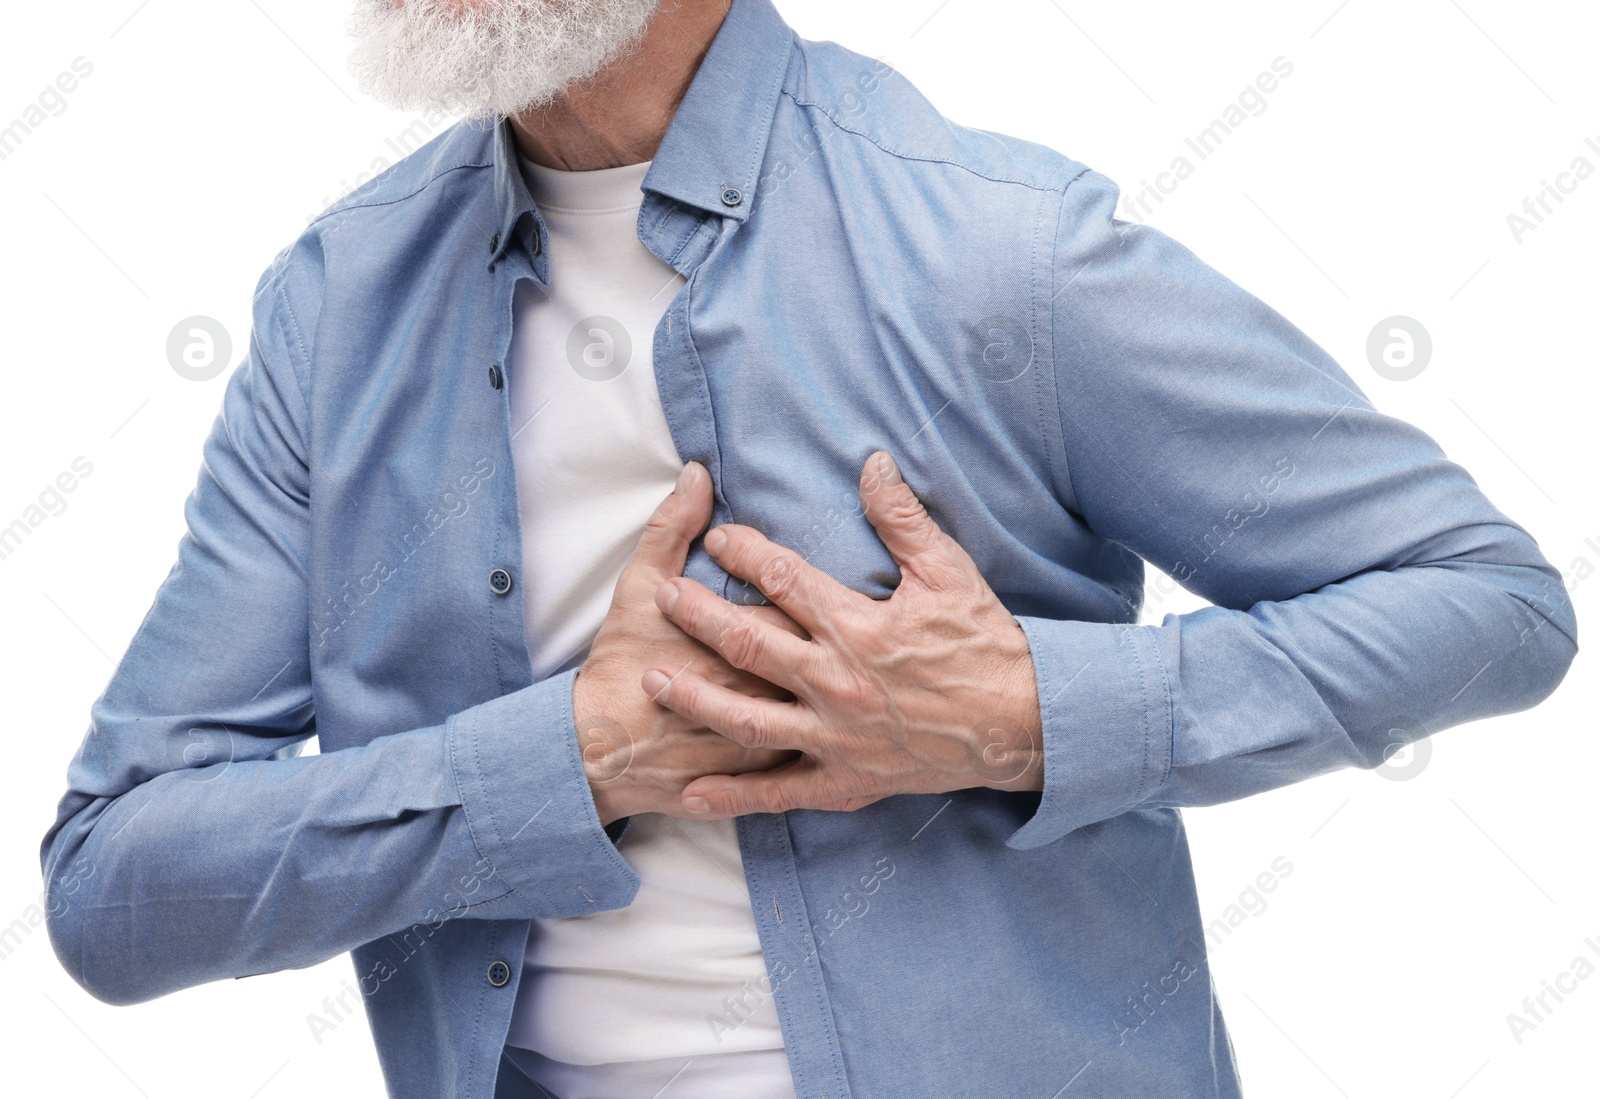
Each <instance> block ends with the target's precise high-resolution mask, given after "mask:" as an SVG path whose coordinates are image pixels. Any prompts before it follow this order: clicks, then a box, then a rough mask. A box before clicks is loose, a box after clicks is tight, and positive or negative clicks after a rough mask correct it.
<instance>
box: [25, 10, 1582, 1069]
mask: <svg viewBox="0 0 1600 1099" xmlns="http://www.w3.org/2000/svg"><path fill="white" fill-rule="evenodd" d="M355 30H356V33H357V39H358V45H357V53H356V68H357V71H358V74H359V75H360V76H361V77H362V79H363V81H364V83H365V85H366V86H367V87H368V88H369V89H370V90H371V91H373V92H374V93H375V94H377V95H378V96H379V97H380V98H383V99H385V100H386V101H389V102H392V103H395V104H402V105H421V104H427V105H433V106H435V107H440V108H448V109H454V110H457V111H460V112H461V113H462V114H464V115H466V116H468V119H469V121H467V122H464V123H463V124H461V125H458V126H455V127H454V128H452V129H450V130H449V131H448V132H447V133H445V134H444V135H442V136H441V137H440V138H439V139H438V140H436V141H434V142H432V143H431V144H430V145H428V146H427V147H425V148H423V149H421V150H419V151H418V152H417V153H415V154H414V155H412V156H411V157H409V158H408V159H406V160H405V161H404V162H403V163H401V164H399V165H397V166H395V167H394V168H393V169H391V170H389V171H388V172H386V173H384V174H383V175H382V176H380V177H379V178H378V179H377V180H375V181H374V182H373V183H371V184H370V185H368V186H365V187H363V188H362V189H361V190H360V191H359V192H358V193H356V194H353V195H351V196H348V197H347V198H346V199H344V200H342V201H340V202H339V203H337V204H336V205H335V206H334V207H333V208H331V209H330V210H328V211H327V212H326V213H325V214H323V215H322V216H321V217H320V218H319V219H318V220H317V221H316V222H315V223H314V224H312V225H311V226H310V228H309V229H308V230H307V231H306V233H305V234H304V235H303V236H302V237H301V238H300V239H299V240H298V241H296V242H295V243H294V244H293V245H291V246H290V247H289V248H288V249H287V250H286V251H285V252H284V253H283V254H282V255H281V256H280V257H279V258H278V260H277V262H275V263H274V264H273V265H272V267H271V268H270V270H269V271H268V272H267V273H266V275H265V276H264V277H263V279H262V280H261V283H260V285H259V287H258V289H257V292H256V296H255V313H254V332H253V335H252V339H251V343H250V350H249V355H248V357H247V359H246V360H245V361H244V362H243V363H242V364H241V365H240V366H239V368H238V369H237V370H236V371H235V372H234V374H233V375H232V377H231V379H230V380H229V382H228V386H227V391H226V393H225V395H224V397H223V407H222V411H221V415H220V416H219V418H218V420H217V422H216V426H215V428H214V430H213V432H212V434H211V436H210V438H209V439H208V441H207V443H206V445H205V451H204V465H203V468H202V471H201V475H200V479H199V483H198V485H197V487H196V489H195V491H194V493H193V494H192V496H191V497H190V499H189V501H188V504H187V512H186V515H187V520H188V533H187V535H186V537H185V538H184V539H183V541H182V543H181V545H180V548H179V554H178V562H177V565H176V567H175V568H174V569H173V571H172V573H171V575H170V576H169V577H168V578H167V580H166V582H165V583H164V584H163V585H162V587H161V589H160V591H159V592H158V593H157V596H156V599H155V604H154V606H153V607H152V609H151V611H150V613H149V615H148V617H147V618H146V619H145V621H144V623H143V624H142V625H141V627H140V629H139V631H138V633H137V635H136V636H135V638H134V640H133V642H132V645H131V647H130V648H129V650H128V652H127V654H126V655H125V656H124V658H123V660H122V662H121V664H120V666H119V667H118V669H117V672H116V674H115V675H114V677H113V678H112V680H111V683H110V685H109V686H108V687H107V688H106V691H105V693H104V694H103V695H102V696H101V697H100V699H99V700H97V702H96V703H95V705H94V707H93V711H92V726H91V728H90V731H89V733H88V736H87V737H86V739H85V740H84V742H83V746H82V748H81V750H80V752H79V754H78V756H77V757H76V758H75V759H74V761H73V763H72V767H71V770H70V775H69V783H70V788H69V790H68V793H67V795H66V797H65V799H64V800H63V802H62V804H61V808H60V814H59V817H58V819H57V821H56V823H55V825H54V827H52V828H51V829H50V831H49V834H48V835H47V837H46V838H45V842H44V849H43V857H44V867H45V874H46V877H47V879H48V881H49V884H50V889H51V895H52V911H53V916H52V919H51V923H50V931H51V936H52V939H53V941H54V943H55V946H56V950H57V952H58V953H59V955H60V957H61V960H62V962H63V964H64V965H65V966H66V967H67V968H68V970H69V971H70V972H71V973H72V974H73V976H74V977H75V978H76V979H77V980H78V981H80V982H81V983H82V984H83V986H84V987H85V988H86V989H88V990H89V991H90V992H91V993H93V994H94V995H95V996H97V997H100V998H101V999H103V1000H106V1001H108V1002H112V1003H133V1002H137V1001H141V1000H147V999H150V998H152V997H155V996H160V995H164V994H166V993H169V992H172V991H175V990H177V989H180V988H185V987H189V986H192V985H197V984H200V983H202V982H206V981H213V980H218V979H220V978H225V977H240V976H246V975H249V974H256V973H263V972H268V971H273V970H280V969H285V968H291V967H298V966H307V965H312V964H315V963H317V962H320V961H323V960H325V959H328V958H331V957H333V956H335V955H337V954H339V953H341V952H345V951H350V952H351V953H352V954H353V955H354V959H355V967H356V985H355V986H354V987H352V988H351V989H350V990H349V991H348V992H347V993H346V994H345V995H343V996H341V997H340V998H339V999H338V1000H337V1001H335V1002H334V1003H333V1004H331V1005H330V1007H331V1008H332V1009H335V1010H337V1011H342V1012H349V1011H353V1010H356V1007H357V1004H358V1003H359V1004H361V1005H362V1006H364V1007H365V1010H366V1012H367V1016H368V1018H369V1020H370V1022H371V1026H372V1032H373V1035H374V1037H375V1039H376V1041H377V1045H378V1052H379V1055H380V1059H381V1061H382V1064H383V1068H384V1072H385V1074H386V1078H387V1084H388V1088H389V1091H390V1094H391V1095H394V1096H397V1097H406V1099H411V1097H415V1099H440V1097H445V1096H450V1097H457V1096H459V1097H462V1099H490V1097H491V1096H497V1095H498V1096H516V1095H536V1094H537V1095H555V1096H559V1097H560V1099H632V1097H639V1099H650V1097H653V1096H665V1097H666V1099H672V1096H677V1095H681V1096H695V1097H698V1099H708V1097H709V1099H724V1097H725V1099H733V1097H739V1099H776V1097H780V1096H781V1097H789V1096H800V1097H804V1099H845V1097H846V1096H856V1097H858V1099H866V1097H872V1096H925V1095H945V1096H950V1097H952V1099H954V1097H956V1096H994V1095H1006V1096H1037V1097H1039V1099H1049V1097H1051V1096H1059V1095H1061V1094H1062V1093H1063V1092H1064V1091H1067V1090H1068V1089H1070V1093H1071V1094H1073V1095H1084V1096H1098V1097H1112V1096H1130V1097H1132V1096H1138V1097H1140V1099H1148V1097H1149V1096H1163V1097H1177V1096H1212V1097H1226V1096H1236V1095H1238V1094H1239V1093H1240V1092H1239V1084H1238V1077H1237V1074H1236V1070H1235V1065H1234V1060H1233V1056H1232V1050H1231V1047H1230V1045H1229V1042H1228V1039H1227V1037H1226V1033H1225V1030H1224V1028H1223V1025H1222V1019H1221V1015H1220V1013H1219V1011H1218V1007H1217V999H1216V995H1215V992H1214V990H1213V988H1212V984H1211V979H1210V975H1209V972H1208V970H1207V967H1206V960H1205V952H1204V948H1203V946H1202V941H1203V937H1204V936H1203V931H1202V928H1201V923H1200V918H1199V913H1198V911H1197V905H1196V899H1195V890H1194V881H1193V875H1192V872H1191V869H1190V864H1189V857H1188V853H1187V849H1186V846H1185V840H1184V830H1183V824H1182V820H1181V818H1180V816H1179V812H1178V808H1179V807H1180V806H1185V805H1201V804H1210V803H1214V802H1219V801H1224V800H1228V799H1232V798H1239V797H1243V796H1246V795H1249V794H1251V793H1254V792H1257V791H1261V790H1266V789H1271V788H1274V787H1279V786H1283V785H1285V784H1287V783H1291V782H1294V781H1296V780H1299V779H1303V778H1306V777H1309V776H1312V775H1316V774H1321V773H1324V772H1327V771H1330V770H1332V769H1334V768H1338V767H1343V766H1365V767H1372V766H1376V765H1378V764H1380V763H1381V762H1382V761H1383V760H1384V759H1385V758H1386V756H1387V754H1388V753H1389V752H1391V751H1392V750H1393V749H1394V748H1395V747H1396V746H1397V745H1398V744H1401V743H1405V742H1408V741H1410V740H1414V739H1416V738H1418V737H1421V736H1424V735H1427V734H1429V733H1432V732H1436V731H1438V730H1440V729H1442V728H1444V727H1446V726H1448V725H1452V724H1455V723H1458V722H1462V721H1468V720H1472V719H1476V718H1482V717H1486V716H1489V715H1492V714H1499V713H1505V712H1507V711H1511V710H1515V709H1518V708H1521V707H1526V706H1530V705H1532V704H1534V703H1536V702H1537V701H1539V700H1540V699H1542V698H1543V697H1545V696H1546V695H1547V694H1549V692H1550V691H1551V690H1553V689H1554V688H1555V686H1556V684H1557V683H1558V682H1559V681H1560V679H1561V677H1562V675H1563V674H1564V672H1565V670H1566V668H1567V665H1568V664H1569V662H1570V660H1571V658H1572V656H1573V653H1574V650H1575V644H1574V637H1575V632H1576V627H1575V623H1574V619H1573V615H1572V611H1571V608H1570V606H1569V604H1568V603H1567V601H1566V599H1565V597H1564V594H1563V592H1562V589H1561V587H1560V584H1559V582H1558V578H1557V574H1556V573H1555V572H1554V571H1553V570H1552V569H1551V568H1550V567H1549V565H1548V564H1547V563H1546V562H1545V560H1544V559H1543V558H1542V557H1541V556H1540V553H1539V551H1538V549H1537V548H1536V546H1535V545H1534V543H1533V541H1532V540H1531V539H1530V538H1529V537H1528V535H1527V534H1526V533H1524V532H1523V531H1522V530H1521V529H1520V528H1519V527H1517V526H1515V525H1514V524H1513V523H1512V522H1511V521H1510V520H1508V519H1507V518H1506V517H1505V516H1503V515H1501V514H1500V513H1499V512H1498V511H1496V510H1495V509H1494V507H1492V506H1491V505H1490V504H1489V502H1488V501H1487V500H1485V498H1484V497H1483V496H1482V495H1481V494H1480V493H1479V491H1478V490H1477V488H1476V487H1475V486H1474V484H1473V482H1472V481H1471V479H1470V478H1469V477H1468V476H1467V474H1466V473H1465V472H1464V471H1463V470H1461V469H1460V468H1459V467H1457V466H1455V465H1453V464H1451V463H1450V462H1448V461H1447V460H1446V459H1445V457H1444V455H1443V454H1442V453H1441V452H1440V451H1439V449H1438V448H1437V447H1436V446H1435V445H1434V444H1433V442H1432V441H1431V440H1429V439H1428V438H1427V437H1426V436H1424V435H1423V434H1422V433H1421V432H1419V431H1417V430H1415V429H1414V428H1411V427H1409V426H1407V425H1405V424H1403V423H1400V422H1398V421H1396V420H1393V419H1390V418H1388V417H1385V416H1383V415H1381V414H1379V413H1378V412H1377V411H1375V410H1374V409H1373V407H1372V405H1371V404H1370V403H1369V402H1368V401H1367V400H1366V398H1365V397H1363V396H1362V394H1361V392H1360V391H1359V389H1358V388H1357V387H1356V385H1355V384H1354V383H1353V382H1352V381H1351V380H1350V378H1349V377H1348V376H1347V375H1346V374H1345V373H1344V372H1342V371H1341V370H1340V368H1339V367H1338V366H1337V365H1336V364H1335V363H1334V362H1333V361H1331V360H1330V358H1329V357H1328V355H1327V354H1325V353H1324V352H1323V351H1321V350H1320V349H1319V348H1318V347H1316V346H1315V345H1314V344H1313V343H1312V342H1311V341H1310V340H1309V339H1307V338H1306V337H1305V336H1304V335H1303V334H1301V333H1300V332H1299V331H1297V330H1296V329H1295V328H1294V327H1293V326H1292V325H1290V324H1289V323H1288V322H1287V321H1286V320H1284V319H1283V318H1282V317H1280V316H1279V315H1278V314H1276V313H1274V312H1273V311H1272V310H1271V309H1269V308H1268V307H1266V306H1265V305H1263V304H1262V303H1261V302H1260V301H1258V300H1256V299H1255V298H1253V297H1251V296H1250V295H1249V294H1247V293H1246V292H1244V291H1243V290H1241V289H1239V288H1238V287H1236V286H1234V285H1233V284H1232V283H1230V282H1229V281H1228V280H1227V279H1225V278H1223V277H1222V276H1221V275H1219V274H1217V273H1216V272H1215V271H1213V270H1211V269H1210V268H1208V267H1206V266H1204V265H1203V264H1202V263H1201V262H1199V261H1198V260H1197V259H1196V258H1195V257H1194V256H1193V255H1192V254H1190V253H1189V252H1187V251H1186V250H1184V249H1183V248H1182V247H1180V246H1179V245H1177V244H1175V243H1174V242H1173V241H1171V240H1170V239H1168V238H1166V237H1164V236H1163V235H1161V234H1160V233H1158V232H1156V231H1154V230H1152V229H1149V228H1144V227H1135V226H1130V225H1127V224H1124V223H1121V222H1119V221H1117V220H1116V219H1115V217H1114V211H1115V208H1116V202H1117V190H1116V188H1115V186H1114V185H1113V184H1112V183H1111V182H1110V181H1108V180H1107V179H1106V178H1104V177H1103V176H1101V175H1098V174H1097V173H1095V172H1094V171H1092V170H1090V169H1088V168H1086V167H1084V166H1083V165H1081V164H1077V163H1075V162H1073V161H1071V160H1068V159H1067V158H1065V157H1063V156H1061V155H1059V154H1057V153H1054V152H1052V151H1050V150H1048V149H1044V148H1041V147H1039V146H1036V145H1032V144H1029V143H1026V142H1022V141H1018V140H1015V139H1012V138H1007V137H1004V136H1000V135H996V134H991V133H985V132H981V131H976V130H971V129H966V128H963V127H960V126H956V125H953V124H951V123H949V122H947V121H946V120H945V119H943V118H942V117H941V116H940V115H939V114H938V112H937V111H935V110H934V109H933V108H932V107H931V106H930V105H929V104H928V103H927V102H926V101H925V100H923V99H922V98H921V97H920V96H919V95H918V94H917V93H916V91H915V90H914V89H913V88H911V87H910V86H909V85H908V84H907V83H906V81H905V80H904V79H903V78H901V77H899V76H898V75H896V74H895V73H893V72H892V71H890V70H889V69H888V68H887V67H886V66H884V65H882V64H880V63H878V62H874V61H872V60H869V59H867V58H865V57H861V56H859V55H857V54H854V53H851V52H850V51H848V50H845V49H843V48H840V47H839V46H836V45H832V44H829V43H814V42H807V41H803V40H801V39H799V38H797V37H796V36H795V35H794V34H793V33H792V32H791V31H790V30H789V28H788V27H787V26H785V24H784V23H783V21H782V20H781V19H780V17H779V15H778V13H777V12H776V11H775V10H774V8H773V7H772V5H771V3H770V2H769V0H733V2H732V3H731V5H729V4H726V3H725V2H724V0H667V2H665V3H660V4H658V3H657V0H586V2H585V0H507V2H496V0H360V2H359V3H358V11H357V16H356V20H355ZM474 119H477V120H487V122H486V123H483V124H472V121H471V120H474ZM663 498H664V499H663ZM708 526H709V530H708V529H707V528H708ZM703 532H704V536H703V540H702V539H701V535H702V533H703ZM1141 559H1142V560H1141ZM1144 561H1149V562H1150V563H1152V564H1153V565H1154V566H1156V567H1158V568H1160V569H1163V570H1165V571H1166V572H1168V573H1169V574H1171V575H1172V576H1173V577H1174V578H1176V579H1177V580H1178V581H1180V582H1181V583H1183V584H1184V585H1185V586H1186V587H1187V588H1189V589H1190V590H1191V591H1194V592H1197V593H1199V594H1200V595H1202V596H1204V597H1205V598H1206V599H1207V600H1209V601H1210V603H1211V604H1213V605H1212V606H1209V607H1206V608H1205V609H1203V610H1199V611H1196V612H1194V613H1191V614H1186V615H1181V616H1168V617H1167V618H1166V620H1165V621H1164V622H1163V623H1162V624H1160V625H1159V626H1142V627H1141V626H1138V625H1136V624H1135V623H1136V621H1137V617H1138V612H1139V608H1140V604H1141V593H1142V578H1143V571H1142V570H1143V563H1144ZM313 735H315V736H316V737H317V738H318V740H319V742H320V745H321V749H322V751H321V754H320V755H315V756H309V757H307V756H299V755H297V751H298V748H299V746H300V745H301V744H302V743H303V742H304V741H306V740H307V739H309V738H310V737H311V736H313Z"/></svg>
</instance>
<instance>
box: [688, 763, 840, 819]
mask: <svg viewBox="0 0 1600 1099" xmlns="http://www.w3.org/2000/svg"><path fill="white" fill-rule="evenodd" d="M842 792H843V791H839V790H836V789H833V788H832V784H831V783H830V782H829V780H828V778H827V776H826V774H825V773H824V772H823V769H822V767H821V765H820V764H818V763H817V761H816V760H814V759H811V758H809V757H801V758H800V759H798V760H796V761H795V762H793V763H786V764H784V765H783V766H781V767H774V768H772V769H771V770H770V771H751V772H748V773H746V774H743V775H705V776H703V777H701V778H697V779H695V780H694V781H693V782H691V783H689V785H687V786H685V787H684V788H683V807H684V809H685V810H686V811H687V812H688V813H689V814H690V815H691V816H695V817H707V818H711V817H742V816H745V815H747V814H749V813H787V812H788V811H789V810H791V809H812V808H816V807H818V806H821V805H829V804H834V803H839V802H842V801H845V800H848V799H845V798H841V797H840V794H841V793H842ZM702 804H703V805H704V808H703V809H702V808H701V805H702Z"/></svg>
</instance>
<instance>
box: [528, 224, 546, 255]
mask: <svg viewBox="0 0 1600 1099" xmlns="http://www.w3.org/2000/svg"><path fill="white" fill-rule="evenodd" d="M530 243H531V244H532V246H533V254H534V255H536V256H537V255H538V254H539V251H540V250H541V249H542V248H543V247H544V245H543V244H542V243H541V242H540V240H539V233H538V231H537V230H536V231H535V232H534V234H533V240H532V241H531V242H530Z"/></svg>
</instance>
